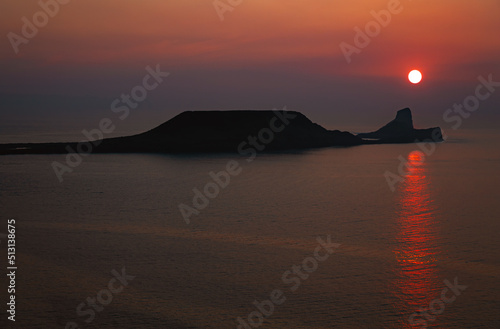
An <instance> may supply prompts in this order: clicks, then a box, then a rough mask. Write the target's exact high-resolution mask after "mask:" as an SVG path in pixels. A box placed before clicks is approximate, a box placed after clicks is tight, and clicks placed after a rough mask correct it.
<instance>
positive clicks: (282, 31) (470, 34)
mask: <svg viewBox="0 0 500 329" xmlns="http://www.w3.org/2000/svg"><path fill="white" fill-rule="evenodd" d="M44 1H46V2H47V1H49V0H44ZM221 1H224V2H225V1H226V0H221ZM392 1H395V0H392ZM388 3H389V1H387V0H350V1H332V0H315V1H311V0H286V1H285V0H282V1H278V0H251V1H250V0H247V1H243V2H242V4H241V5H239V6H237V7H236V8H234V10H233V11H231V12H227V13H225V15H224V17H225V19H224V21H220V19H219V17H218V15H217V13H216V10H215V9H214V5H213V3H212V1H208V0H207V1H205V0H170V1H165V0H148V1H144V2H139V1H134V0H99V1H97V0H85V1H71V2H70V3H69V4H66V5H61V8H60V11H59V13H58V14H57V15H56V16H55V17H54V18H51V19H50V20H49V23H48V25H47V26H45V27H43V28H40V30H39V33H38V35H37V36H36V37H34V38H33V39H32V40H30V41H29V43H28V44H26V45H24V44H23V45H20V47H19V49H20V52H19V54H17V55H16V54H15V53H14V51H13V48H12V46H11V45H10V43H9V40H8V38H7V37H4V41H3V46H2V47H1V48H0V59H1V64H0V65H1V69H2V72H3V75H4V79H5V80H4V82H3V83H2V84H1V85H0V87H1V88H2V93H4V94H5V93H18V94H19V93H23V94H32V93H51V94H60V93H68V88H69V87H68V86H67V84H64V83H63V81H66V80H67V79H69V77H68V76H66V75H65V72H66V74H68V72H71V77H72V79H74V80H75V81H80V82H81V83H79V84H78V83H77V84H75V88H74V90H71V93H73V94H76V95H78V94H82V93H81V92H80V91H79V88H81V85H82V84H85V83H89V84H90V83H91V81H94V82H96V81H97V82H96V84H97V85H98V84H99V82H98V81H101V80H103V81H105V83H106V85H109V84H113V78H112V77H110V75H111V74H113V73H117V72H119V74H120V75H122V76H120V78H119V79H118V80H119V81H116V85H117V86H118V85H120V82H121V81H123V77H129V78H130V81H133V77H136V79H137V74H138V73H137V72H138V71H139V70H141V69H143V68H144V67H145V66H146V65H154V64H156V63H161V64H162V65H163V66H164V67H168V68H170V69H171V70H172V71H175V73H176V74H178V75H181V77H184V78H185V79H188V78H187V77H188V74H186V75H183V72H185V71H186V72H190V74H193V73H192V72H195V71H197V72H199V74H200V77H201V79H202V80H203V79H206V80H211V81H212V80H215V81H216V82H217V85H218V86H220V87H221V88H224V86H226V84H227V88H229V89H230V88H232V87H233V86H234V84H235V81H239V80H238V79H240V78H241V73H239V74H238V75H235V76H231V75H230V73H229V72H230V71H231V70H236V71H245V72H249V71H250V72H260V73H259V74H257V73H255V74H256V76H252V78H251V79H250V78H249V80H246V84H245V86H246V87H247V88H252V82H253V88H255V86H257V85H261V84H262V83H265V81H267V80H268V79H267V78H266V77H265V74H264V73H263V72H265V71H266V70H267V71H268V72H271V71H273V72H274V73H273V74H280V73H279V72H286V74H291V75H297V78H299V76H304V75H305V76H307V77H311V79H315V81H318V82H317V83H322V82H324V81H327V80H325V79H332V80H331V81H340V80H339V79H347V80H348V81H352V82H353V83H355V81H357V80H356V79H358V80H359V81H360V82H361V83H364V82H366V81H375V80H376V79H382V80H381V81H386V80H385V79H399V78H400V77H403V78H404V77H405V75H406V73H407V72H408V71H409V70H410V69H412V68H414V67H416V68H420V69H422V70H423V71H424V74H425V77H426V78H427V79H429V78H431V79H432V81H433V82H434V83H437V82H438V81H439V82H440V83H457V82H462V83H463V85H462V87H463V86H465V85H466V84H470V85H472V86H471V88H472V87H474V85H475V81H474V80H473V79H475V78H476V77H477V76H478V75H480V74H488V73H492V72H495V71H496V72H499V71H498V70H499V65H498V58H499V55H500V38H498V31H500V19H499V17H500V1H498V0H476V1H471V0H435V1H431V0H428V1H426V0H418V1H416V0H414V1H410V0H402V1H401V7H402V8H403V9H402V12H401V13H399V14H397V15H393V16H392V19H391V23H390V24H389V25H388V26H387V27H384V28H382V30H381V33H380V34H379V35H377V36H376V37H374V38H372V41H371V44H370V45H369V46H368V47H366V48H364V49H362V50H361V53H360V54H355V55H353V56H352V62H351V63H350V64H347V62H346V60H345V58H344V56H343V54H342V52H341V49H340V47H339V45H340V43H341V42H347V43H350V44H353V38H354V34H355V32H354V28H355V27H356V26H359V27H360V28H364V26H365V25H366V24H367V23H368V22H369V21H371V20H373V17H372V16H371V14H370V12H371V11H372V10H375V11H377V12H378V11H380V10H384V9H386V8H387V6H388ZM38 10H40V7H39V5H38V2H36V1H30V2H27V1H22V2H20V1H14V0H6V1H4V3H3V8H2V20H1V21H0V30H1V32H2V34H3V35H4V36H6V35H7V33H9V32H15V33H18V34H20V30H21V26H22V22H21V17H23V16H26V17H28V18H29V19H31V17H32V16H33V14H34V13H36V12H37V11H38ZM218 70H220V75H219V74H217V72H218ZM28 71H29V74H28V73H27V72H28ZM50 72H53V73H51V74H53V75H54V80H53V81H54V82H53V83H51V84H50V86H47V84H46V83H44V82H43V80H44V79H45V78H47V75H48V74H49V73H50ZM58 72H59V73H58ZM105 73H107V74H105ZM499 73H500V72H499ZM208 75H210V78H209V77H208ZM28 77H29V79H30V81H29V83H26V79H28ZM287 79H289V78H287ZM197 80H198V81H199V79H197ZM278 80H279V79H278ZM499 80H500V74H499ZM58 81H59V82H58ZM85 81H86V82H85ZM319 81H321V82H319ZM103 83H104V82H103ZM184 83H186V84H188V81H185V82H184ZM124 86H125V85H124ZM287 86H288V85H287ZM295 87H296V88H300V85H297V86H295ZM447 87H449V86H447ZM119 88H124V87H123V86H121V85H120V87H119ZM179 88H180V87H179ZM200 88H201V87H200ZM457 88H458V86H457ZM89 90H90V93H91V94H92V93H93V92H94V90H95V91H96V92H97V90H99V88H93V87H92V86H90V85H89V86H88V88H86V94H88V93H89ZM117 90H118V87H117ZM107 92H109V93H110V94H109V95H99V96H103V97H113V94H112V93H113V92H115V91H114V89H113V88H109V89H108V91H107ZM235 92H236V91H235ZM237 92H238V93H240V94H241V95H244V91H242V90H238V91H237ZM293 93H295V91H294V92H293ZM251 94H252V95H254V94H256V93H253V92H252V93H251ZM312 96H313V95H311V97H312ZM314 96H316V95H314ZM460 96H461V95H458V96H457V98H458V99H460ZM276 101H277V102H281V101H283V102H285V101H286V97H283V98H281V97H280V98H279V99H277V100H276ZM353 101H355V100H353ZM373 101H377V99H374V100H373ZM230 103H231V105H232V106H238V104H241V105H240V106H239V107H241V108H246V107H248V106H250V107H251V106H254V104H246V103H245V102H244V100H243V99H241V100H240V103H238V101H237V100H235V101H234V102H230ZM263 103H265V104H267V103H266V102H263ZM290 103H291V104H292V105H293V104H294V102H293V99H291V100H290ZM233 104H234V105H233ZM297 105H302V103H300V102H297ZM329 105H330V104H329ZM329 105H328V106H329ZM331 105H335V104H331ZM360 105H361V104H360ZM405 105H406V104H405ZM165 106H166V107H167V108H168V106H167V105H165ZM176 106H177V107H179V106H182V100H178V101H177V102H176ZM193 106H198V107H199V108H210V107H216V106H217V103H213V104H210V103H201V100H200V104H198V105H190V107H193ZM324 106H325V107H326V106H327V104H324Z"/></svg>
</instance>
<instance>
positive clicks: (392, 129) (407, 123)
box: [357, 108, 443, 143]
mask: <svg viewBox="0 0 500 329" xmlns="http://www.w3.org/2000/svg"><path fill="white" fill-rule="evenodd" d="M357 136H358V137H360V138H362V139H363V140H364V141H365V143H414V142H422V141H427V142H429V141H432V142H441V141H443V136H442V132H441V128H439V127H434V128H429V129H415V128H414V127H413V117H412V114H411V110H410V109H409V108H405V109H402V110H400V111H398V113H397V115H396V118H395V119H394V120H392V121H391V122H389V123H388V124H386V125H385V126H383V127H382V128H380V129H379V130H377V131H374V132H371V133H362V134H358V135H357Z"/></svg>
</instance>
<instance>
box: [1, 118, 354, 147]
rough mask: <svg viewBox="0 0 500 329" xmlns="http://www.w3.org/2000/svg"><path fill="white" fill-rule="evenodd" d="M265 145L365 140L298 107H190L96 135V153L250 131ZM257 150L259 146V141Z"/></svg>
mask: <svg viewBox="0 0 500 329" xmlns="http://www.w3.org/2000/svg"><path fill="white" fill-rule="evenodd" d="M252 136H253V137H255V138H256V143H258V145H265V150H266V151H282V150H294V149H297V150H300V149H307V148H318V147H329V146H354V145H360V144H362V140H361V138H359V137H356V136H354V135H353V134H351V133H349V132H341V131H338V130H335V131H329V130H327V129H325V128H323V127H321V126H320V125H318V124H315V123H313V122H312V121H311V120H309V119H308V118H307V117H306V116H305V115H303V114H302V113H299V112H295V111H187V112H182V113H181V114H179V115H177V116H175V117H174V118H172V119H170V120H169V121H167V122H165V123H163V124H162V125H160V126H158V127H156V128H154V129H152V130H149V131H147V132H145V133H142V134H138V135H134V136H128V137H118V138H107V139H103V140H100V141H94V142H93V143H94V144H95V145H96V146H95V147H94V148H93V151H92V152H93V153H150V152H151V153H158V152H162V153H195V152H200V153H203V152H236V151H237V150H238V147H239V146H240V145H241V144H242V143H247V144H248V145H251V144H250V143H249V137H251V138H252ZM77 145H78V143H42V144H3V145H0V154H42V153H56V154H57V153H68V151H67V148H68V147H69V148H71V149H73V150H76V148H77ZM256 149H257V150H258V149H259V147H256Z"/></svg>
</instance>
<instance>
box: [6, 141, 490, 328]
mask: <svg viewBox="0 0 500 329" xmlns="http://www.w3.org/2000/svg"><path fill="white" fill-rule="evenodd" d="M499 141H500V135H498V134H495V133H493V132H491V133H481V134H480V135H479V134H478V133H476V132H467V133H464V132H460V133H459V134H458V133H456V134H455V135H454V136H452V137H451V138H450V139H449V140H448V141H447V142H446V143H442V144H439V145H436V149H435V151H433V152H432V154H430V155H429V156H426V157H422V154H420V153H418V152H417V153H415V152H412V151H415V150H418V149H419V148H418V147H417V146H416V145H373V146H360V147H353V148H330V149H319V150H311V151H307V152H301V153H299V152H297V153H281V154H264V155H259V156H258V157H257V158H256V159H255V161H253V162H250V163H249V162H247V161H246V158H244V157H238V156H233V155H217V156H206V155H198V156H170V155H148V154H146V155H144V154H132V155H115V154H110V155H91V156H89V157H87V158H84V161H83V163H82V164H81V165H80V166H78V167H76V168H75V169H74V172H73V173H68V174H65V175H64V182H62V183H60V182H59V181H58V180H57V178H56V176H55V174H54V172H53V170H52V168H51V163H52V162H53V161H60V162H63V161H64V156H62V155H40V156H31V155H30V156H2V157H0V184H1V185H0V186H1V191H0V193H1V194H0V209H1V218H0V233H6V231H7V219H9V218H14V219H15V220H16V245H17V246H16V256H17V266H18V270H17V275H16V301H17V303H16V310H17V313H16V323H15V327H16V328H64V327H65V325H66V324H67V323H68V322H75V323H76V325H77V326H78V328H238V326H239V323H238V318H241V319H242V320H243V321H244V322H245V323H248V321H249V320H250V321H251V322H252V321H253V322H252V324H253V325H251V324H248V325H247V324H241V325H240V328H254V327H261V328H414V327H416V328H420V327H422V328H424V323H427V325H428V327H429V328H500V299H499V296H500V284H499V279H500V239H499V233H500V218H499V217H500V215H499V213H500V200H499V196H500V192H499V182H500V173H499V167H500V148H499V146H500V142H499ZM401 158H402V159H405V160H409V161H410V164H411V166H410V167H409V168H405V169H404V173H405V175H404V177H401V178H400V181H399V182H398V183H396V184H395V185H394V188H395V190H394V191H391V188H390V187H389V184H388V183H387V181H386V178H385V177H384V173H387V172H392V173H393V174H394V175H396V174H397V173H398V166H399V164H400V159H401ZM232 160H235V161H238V163H239V164H240V166H241V168H242V171H241V173H240V174H239V175H237V176H232V177H231V181H230V182H229V184H228V186H227V187H226V188H224V189H221V191H220V193H219V194H218V196H217V197H215V198H214V199H210V201H209V204H208V206H206V208H204V209H202V210H200V211H199V213H198V214H194V215H192V216H191V218H190V224H187V223H186V221H185V220H184V219H183V217H182V215H181V213H180V211H179V204H181V203H183V204H186V205H191V206H192V199H193V196H194V192H193V188H198V189H199V190H203V188H204V186H205V185H206V184H207V183H209V182H211V181H212V179H211V177H210V176H209V172H211V171H214V172H219V171H221V170H224V169H225V167H226V164H227V163H228V161H232ZM328 236H330V239H331V241H332V242H333V243H338V244H340V246H339V247H338V248H336V249H335V252H334V253H333V254H331V255H330V256H329V257H328V258H327V259H323V260H322V261H321V260H320V261H318V260H316V258H314V257H315V250H317V248H316V247H317V246H318V240H317V239H318V237H319V238H322V239H323V240H327V237H328ZM0 238H1V239H2V242H1V244H0V251H1V257H2V258H6V254H7V249H6V242H5V237H3V236H1V237H0ZM320 254H321V256H322V257H323V258H324V255H327V254H326V252H325V251H324V250H322V251H321V252H320ZM311 257H312V258H311ZM1 264H2V270H1V271H2V273H4V271H5V266H4V265H5V262H4V261H2V263H1ZM294 266H295V267H294ZM303 266H304V267H306V269H307V270H308V271H306V269H304V268H303ZM123 268H125V271H126V273H127V275H130V276H134V277H135V278H133V279H131V280H130V281H129V282H128V285H127V286H125V287H124V288H123V290H121V291H120V292H118V293H114V294H112V295H109V294H108V292H109V290H108V291H104V292H103V289H108V283H109V282H110V280H111V279H112V278H113V277H114V275H113V274H112V273H111V272H112V271H113V270H116V271H118V272H121V271H122V269H123ZM294 269H295V270H297V269H298V272H296V273H293V272H294ZM287 271H290V272H287ZM283 276H284V277H283ZM446 280H448V281H447V282H448V284H449V285H451V286H453V285H454V284H455V282H454V281H455V280H457V281H458V285H460V286H462V285H463V286H466V287H467V288H466V289H465V290H463V289H464V288H465V287H461V288H462V289H458V290H457V289H455V290H456V293H454V292H453V289H450V288H449V287H448V285H447V284H446V283H445V281H446ZM114 282H115V284H116V286H117V287H118V286H119V283H117V281H116V280H115V281H114ZM0 284H1V287H0V290H1V291H2V293H1V294H0V296H1V298H2V303H4V302H6V301H7V294H6V289H7V286H8V282H7V279H6V276H5V274H3V275H2V279H1V280H0ZM299 284H300V285H299ZM292 288H296V289H292ZM274 290H280V291H281V292H282V298H281V301H282V303H281V304H280V305H277V304H273V306H272V307H271V306H269V304H265V305H267V306H265V309H264V311H262V310H261V311H259V310H258V308H257V306H255V305H254V301H256V300H257V301H258V302H264V301H266V300H269V299H270V295H271V293H272V292H273V291H274ZM110 296H111V298H112V299H111V300H110ZM96 297H97V300H98V302H97V303H98V305H97V306H96V307H97V308H96V309H93V308H92V307H90V306H88V304H87V303H88V302H87V298H90V299H91V300H92V299H95V298H96ZM106 298H107V299H106ZM99 300H100V301H101V302H99ZM283 300H284V301H283ZM444 300H446V301H447V302H444ZM82 303H85V305H83V306H82V307H81V308H80V314H78V312H77V308H78V306H79V305H80V304H82ZM103 304H104V306H102V305H103ZM3 305H4V307H5V304H3ZM429 308H431V310H432V311H433V312H434V314H432V313H431V312H430V311H429V312H428V313H427V314H426V315H422V316H415V315H414V316H413V317H412V319H411V321H412V323H413V324H414V325H415V326H412V323H410V317H411V316H412V314H414V313H415V312H417V311H419V310H420V309H424V311H425V310H427V309H429ZM97 309H98V310H97ZM89 310H90V311H89ZM82 312H84V313H83V314H82ZM256 312H260V313H256ZM263 313H267V314H269V315H268V316H266V315H265V314H263ZM90 314H94V316H92V319H91V316H90ZM261 315H262V319H261V318H260V317H259V316H261ZM249 317H250V319H249ZM6 318H7V313H5V312H4V311H3V315H2V316H1V319H0V327H2V328H3V327H7V325H11V324H10V321H7V320H6ZM86 320H87V321H89V322H90V323H87V322H85V321H86ZM90 320H91V321H90ZM261 320H262V321H263V323H262V324H260V322H261ZM8 322H9V323H8ZM417 323H420V324H418V325H417ZM12 327H14V326H12ZM69 328H71V326H69ZM75 328H76V327H75Z"/></svg>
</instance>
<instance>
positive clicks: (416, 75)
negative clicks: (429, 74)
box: [408, 70, 422, 84]
mask: <svg viewBox="0 0 500 329" xmlns="http://www.w3.org/2000/svg"><path fill="white" fill-rule="evenodd" d="M408 80H410V82H411V83H413V84H417V83H420V81H422V73H421V72H420V71H419V70H413V71H411V72H410V73H409V74H408Z"/></svg>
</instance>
